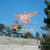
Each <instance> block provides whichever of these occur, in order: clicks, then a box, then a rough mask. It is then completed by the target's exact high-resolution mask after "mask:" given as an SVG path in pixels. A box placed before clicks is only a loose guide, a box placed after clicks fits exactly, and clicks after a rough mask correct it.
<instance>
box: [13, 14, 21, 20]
mask: <svg viewBox="0 0 50 50" xmlns="http://www.w3.org/2000/svg"><path fill="white" fill-rule="evenodd" d="M13 16H15V17H16V18H18V19H20V17H21V14H14V15H13Z"/></svg>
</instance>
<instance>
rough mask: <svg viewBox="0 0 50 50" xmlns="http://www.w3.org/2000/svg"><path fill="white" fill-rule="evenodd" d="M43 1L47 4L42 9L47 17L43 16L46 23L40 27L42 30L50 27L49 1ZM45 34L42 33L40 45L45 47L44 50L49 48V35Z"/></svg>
mask: <svg viewBox="0 0 50 50" xmlns="http://www.w3.org/2000/svg"><path fill="white" fill-rule="evenodd" d="M45 3H46V5H47V8H45V9H44V12H45V14H46V15H47V18H44V23H45V24H46V26H45V27H41V28H42V29H44V30H48V29H50V1H48V0H45ZM47 34H48V33H47ZM47 34H43V40H42V42H41V44H42V47H44V48H45V50H50V35H47ZM49 34H50V32H49Z"/></svg>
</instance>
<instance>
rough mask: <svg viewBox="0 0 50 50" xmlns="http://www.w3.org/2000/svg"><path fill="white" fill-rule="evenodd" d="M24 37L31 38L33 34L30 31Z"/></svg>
mask: <svg viewBox="0 0 50 50" xmlns="http://www.w3.org/2000/svg"><path fill="white" fill-rule="evenodd" d="M25 38H33V34H31V32H27V33H26V35H25Z"/></svg>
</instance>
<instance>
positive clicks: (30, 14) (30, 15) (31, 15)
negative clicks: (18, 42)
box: [27, 12, 37, 19]
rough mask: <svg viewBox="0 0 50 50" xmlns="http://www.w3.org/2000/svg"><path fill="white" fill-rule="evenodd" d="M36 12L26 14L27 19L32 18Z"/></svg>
mask: <svg viewBox="0 0 50 50" xmlns="http://www.w3.org/2000/svg"><path fill="white" fill-rule="evenodd" d="M36 13H37V12H30V13H28V14H27V15H28V17H27V18H28V19H29V18H30V17H33V16H34V15H35V14H36Z"/></svg>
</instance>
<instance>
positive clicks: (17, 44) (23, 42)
mask: <svg viewBox="0 0 50 50" xmlns="http://www.w3.org/2000/svg"><path fill="white" fill-rule="evenodd" d="M39 45H40V41H39V40H36V39H28V38H27V39H26V38H13V37H5V36H0V50H4V49H5V50H40V48H38V46H39Z"/></svg>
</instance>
